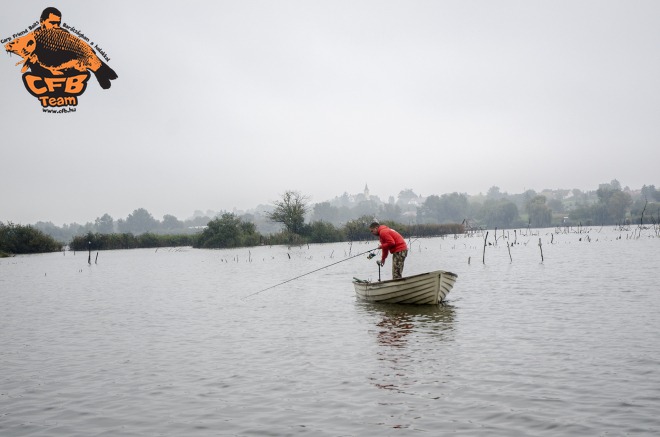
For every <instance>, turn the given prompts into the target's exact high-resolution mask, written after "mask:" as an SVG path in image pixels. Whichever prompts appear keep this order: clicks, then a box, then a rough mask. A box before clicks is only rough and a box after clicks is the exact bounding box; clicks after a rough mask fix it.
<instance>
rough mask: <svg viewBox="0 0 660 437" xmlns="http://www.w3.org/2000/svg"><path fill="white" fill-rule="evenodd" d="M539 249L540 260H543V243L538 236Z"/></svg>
mask: <svg viewBox="0 0 660 437" xmlns="http://www.w3.org/2000/svg"><path fill="white" fill-rule="evenodd" d="M539 249H540V250H541V262H543V244H541V239H540V238H539Z"/></svg>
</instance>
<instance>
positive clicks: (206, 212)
mask: <svg viewBox="0 0 660 437" xmlns="http://www.w3.org/2000/svg"><path fill="white" fill-rule="evenodd" d="M611 182H617V183H619V184H620V185H621V189H622V190H623V191H628V190H630V191H631V192H638V191H640V190H641V189H642V187H643V186H655V184H652V183H650V184H643V185H642V186H640V187H629V186H627V185H625V184H623V183H621V182H620V181H618V180H617V179H612V180H611V181H610V182H600V183H598V184H597V186H596V187H594V188H593V189H586V190H585V189H580V188H575V187H574V188H544V189H542V190H535V189H533V188H529V189H526V190H524V191H522V192H508V191H505V190H501V189H500V187H499V186H498V185H492V186H490V187H489V188H488V189H487V190H485V191H480V192H479V193H476V194H469V193H461V192H458V194H465V195H466V196H467V197H468V199H472V198H474V197H480V196H485V195H486V194H487V193H488V192H489V191H490V190H491V189H494V188H497V189H499V193H500V194H501V195H503V196H515V195H521V194H524V193H525V192H528V191H530V190H531V191H534V192H535V193H537V194H540V193H544V192H558V191H568V192H569V193H570V192H572V191H573V190H579V191H581V192H583V193H593V192H595V191H596V190H597V189H598V187H599V186H601V185H604V184H610V183H611ZM365 187H368V188H369V195H370V196H371V197H376V198H378V200H379V201H381V202H382V203H384V204H387V203H390V200H391V198H393V199H394V201H395V203H396V201H397V199H398V196H399V195H400V194H401V193H402V192H404V191H407V190H411V191H412V192H413V193H414V194H415V195H416V196H417V197H419V198H422V199H425V198H428V197H429V196H433V195H436V196H442V195H444V194H451V193H429V194H423V193H418V192H415V190H414V189H410V188H404V189H401V190H400V191H399V192H397V193H396V194H390V195H387V197H385V198H383V197H382V196H379V195H377V194H374V193H373V192H372V190H371V187H369V184H365ZM365 187H363V188H362V190H360V191H357V192H348V191H344V192H342V193H341V194H338V195H336V196H334V197H332V198H330V199H325V200H321V201H317V202H315V201H313V200H312V199H311V196H309V195H308V194H307V193H305V192H304V191H301V190H292V191H298V192H299V193H300V194H301V195H303V196H308V197H309V198H310V200H309V201H308V206H309V207H310V210H311V209H312V208H313V207H314V205H316V204H319V203H324V202H333V201H335V200H337V199H339V198H341V197H342V196H344V195H345V194H347V195H348V196H351V197H354V196H359V195H360V194H363V193H364V188H365ZM567 197H570V195H569V196H567ZM277 200H279V199H273V200H272V201H271V202H259V203H257V204H256V205H253V206H251V207H248V208H220V209H212V208H205V209H202V208H197V209H194V210H193V212H192V214H190V215H188V216H181V215H176V214H173V213H170V212H167V211H165V212H164V213H162V214H156V213H153V211H152V210H151V209H149V208H148V207H146V206H144V205H143V206H139V205H138V206H136V207H134V208H132V209H130V210H128V212H127V213H126V214H125V215H113V214H112V213H110V212H109V211H105V212H102V213H100V214H98V215H96V216H95V217H93V218H88V219H86V220H85V221H76V220H73V221H69V222H62V223H56V222H54V221H52V220H48V219H40V220H35V221H33V222H29V223H20V222H17V221H12V220H5V219H2V218H0V222H12V223H15V224H22V225H27V224H35V223H40V222H42V223H52V224H54V225H56V226H62V225H70V224H81V225H82V224H86V223H93V222H94V220H96V219H99V218H100V217H102V216H104V215H105V214H108V215H110V216H111V217H112V218H113V219H114V220H120V219H125V218H126V217H128V215H129V214H131V213H133V212H135V211H136V210H137V209H145V210H146V211H148V212H149V213H150V214H151V215H152V216H153V217H154V218H155V219H159V218H163V217H165V216H168V215H171V216H174V217H176V218H177V219H179V220H184V221H190V220H194V219H196V218H211V219H212V218H214V217H215V216H218V215H220V214H222V213H225V212H229V213H236V214H239V215H240V214H252V213H264V212H267V211H261V210H259V209H260V208H265V207H270V206H273V202H274V201H277ZM171 209H173V208H170V210H171Z"/></svg>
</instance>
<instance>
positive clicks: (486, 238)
mask: <svg viewBox="0 0 660 437" xmlns="http://www.w3.org/2000/svg"><path fill="white" fill-rule="evenodd" d="M486 240H488V231H486V236H485V237H484V254H483V256H482V258H481V262H482V263H484V264H486Z"/></svg>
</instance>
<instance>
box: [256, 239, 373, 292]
mask: <svg viewBox="0 0 660 437" xmlns="http://www.w3.org/2000/svg"><path fill="white" fill-rule="evenodd" d="M374 250H378V247H377V248H375V249H369V250H367V251H366V252H361V253H358V254H357V255H353V256H349V257H348V258H346V259H342V260H340V261H337V262H334V263H332V264H328V265H327V266H323V267H319V268H318V269H316V270H312V271H311V272H307V273H303V274H302V275H299V276H296V277H295V278H291V279H287V280H286V281H284V282H280V283H279V284H275V285H271V286H270V287H268V288H264V289H263V290H259V291H257V292H256V293H252V294H248V295H247V296H245V297H244V298H243V299H247V298H248V297H252V296H256V295H257V294H259V293H262V292H264V291H266V290H270V289H271V288H275V287H278V286H280V285H282V284H286V283H287V282H291V281H293V280H296V279H298V278H302V277H303V276H307V275H310V274H312V273H314V272H318V271H319V270H323V269H327V268H328V267H331V266H334V265H335V264H339V263H342V262H344V261H348V260H349V259H351V258H355V257H358V256H360V255H364V254H365V253H369V254H371V252H373V251H374Z"/></svg>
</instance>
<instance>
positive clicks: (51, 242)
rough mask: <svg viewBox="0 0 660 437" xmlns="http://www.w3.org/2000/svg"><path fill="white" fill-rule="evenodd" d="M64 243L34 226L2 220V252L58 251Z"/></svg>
mask: <svg viewBox="0 0 660 437" xmlns="http://www.w3.org/2000/svg"><path fill="white" fill-rule="evenodd" d="M59 250H62V244H61V243H58V242H57V241H55V239H54V238H53V237H51V236H49V235H46V234H44V233H43V232H41V231H40V230H38V229H35V228H33V227H32V226H22V225H15V224H13V223H7V224H6V225H5V224H3V223H2V222H0V252H1V253H12V254H26V253H44V252H57V251H59Z"/></svg>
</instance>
